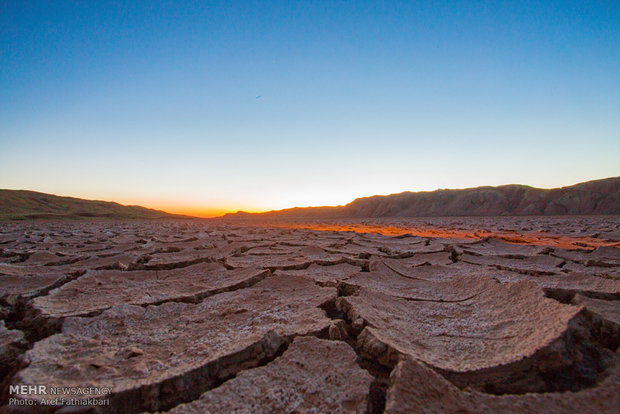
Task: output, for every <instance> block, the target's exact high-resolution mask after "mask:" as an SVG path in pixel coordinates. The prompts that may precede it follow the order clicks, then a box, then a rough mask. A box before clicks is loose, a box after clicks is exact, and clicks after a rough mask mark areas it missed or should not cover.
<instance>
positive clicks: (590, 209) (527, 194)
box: [225, 177, 620, 219]
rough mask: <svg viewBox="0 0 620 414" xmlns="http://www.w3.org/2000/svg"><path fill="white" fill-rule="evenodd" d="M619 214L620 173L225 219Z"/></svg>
mask: <svg viewBox="0 0 620 414" xmlns="http://www.w3.org/2000/svg"><path fill="white" fill-rule="evenodd" d="M580 214H620V177H613V178H606V179H602V180H595V181H588V182H585V183H580V184H576V185H573V186H569V187H562V188H553V189H542V188H534V187H530V186H527V185H517V184H510V185H502V186H498V187H476V188H466V189H459V190H435V191H420V192H410V191H406V192H403V193H398V194H390V195H376V196H372V197H363V198H358V199H356V200H354V201H352V202H351V203H349V204H347V205H344V206H338V207H305V208H299V207H296V208H289V209H285V210H277V211H269V212H266V213H252V214H250V213H245V212H242V211H241V212H237V213H233V214H227V215H226V216H225V217H226V218H237V219H240V218H244V219H248V218H273V219H277V218H293V219H297V218H380V217H443V216H535V215H542V216H547V215H554V216H555V215H580Z"/></svg>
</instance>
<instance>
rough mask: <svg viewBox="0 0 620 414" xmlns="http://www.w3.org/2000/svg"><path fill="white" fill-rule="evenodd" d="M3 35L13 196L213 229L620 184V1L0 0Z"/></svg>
mask: <svg viewBox="0 0 620 414" xmlns="http://www.w3.org/2000/svg"><path fill="white" fill-rule="evenodd" d="M0 19H1V21H0V39H1V41H0V44H1V46H2V49H1V55H0V65H1V67H2V70H1V71H0V187H1V188H15V189H17V188H19V189H31V190H37V191H43V192H51V193H55V194H62V195H72V196H78V197H84V198H95V199H105V200H115V201H119V202H122V203H128V204H141V205H146V206H149V207H155V208H163V209H167V210H171V211H177V212H190V213H199V214H206V215H209V214H217V213H219V212H222V211H236V210H239V209H245V210H251V211H259V210H268V209H276V208H285V207H291V206H306V205H337V204H344V203H347V202H349V201H351V200H353V199H354V198H356V197H360V196H367V195H372V194H388V193H394V192H400V191H405V190H411V191H416V190H433V189H436V188H463V187H470V186H479V185H499V184H507V183H522V184H529V185H533V186H538V187H547V188H548V187H556V186H563V185H570V184H574V183H577V182H581V181H587V180H591V179H597V178H604V177H610V176H618V175H620V2H617V1H592V2H590V1H575V2H572V1H557V2H556V1H540V2H535V1H515V2H502V1H495V2H494V1H487V2H474V1H463V2H459V1H445V2H429V1H424V2H415V1H410V2H378V1H377V2H359V1H358V2H339V1H326V2H291V1H286V2H229V1H228V2H207V1H204V2H201V1H195V2H188V1H183V2H181V1H167V2H151V1H144V2H142V1H131V2H129V1H128V2H121V1H116V2H106V1H97V2H84V1H72V2H68V1H62V0H59V1H54V2H51V1H49V2H43V1H30V2H28V1H5V2H2V3H1V5H0ZM259 96H260V97H259ZM257 97H259V98H257Z"/></svg>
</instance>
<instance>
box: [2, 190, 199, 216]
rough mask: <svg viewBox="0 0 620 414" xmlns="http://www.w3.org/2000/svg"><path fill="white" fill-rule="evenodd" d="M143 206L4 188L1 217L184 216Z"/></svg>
mask: <svg viewBox="0 0 620 414" xmlns="http://www.w3.org/2000/svg"><path fill="white" fill-rule="evenodd" d="M183 217H187V216H179V215H175V214H169V213H166V212H164V211H159V210H153V209H150V208H146V207H140V206H123V205H121V204H118V203H114V202H110V201H93V200H83V199H81V198H74V197H61V196H57V195H53V194H45V193H39V192H36V191H27V190H0V219H52V218H59V219H86V218H113V219H157V218H183Z"/></svg>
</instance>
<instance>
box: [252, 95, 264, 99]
mask: <svg viewBox="0 0 620 414" xmlns="http://www.w3.org/2000/svg"><path fill="white" fill-rule="evenodd" d="M262 97H263V95H258V96H257V97H256V98H254V99H258V98H262Z"/></svg>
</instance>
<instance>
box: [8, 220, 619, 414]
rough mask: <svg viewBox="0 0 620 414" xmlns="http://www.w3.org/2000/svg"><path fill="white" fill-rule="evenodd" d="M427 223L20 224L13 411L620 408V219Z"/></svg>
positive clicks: (11, 334) (11, 259)
mask: <svg viewBox="0 0 620 414" xmlns="http://www.w3.org/2000/svg"><path fill="white" fill-rule="evenodd" d="M424 223H425V226H426V227H425V230H424V232H422V233H420V231H417V232H416V230H415V229H416V228H418V229H419V223H416V222H415V221H412V222H410V223H409V224H410V225H409V230H408V231H405V230H403V231H398V232H395V231H391V230H390V231H387V232H384V233H386V234H387V235H386V234H377V231H378V230H380V229H381V228H382V226H383V227H385V224H381V223H368V222H359V223H350V222H349V223H346V227H344V228H345V229H344V230H343V229H342V228H341V229H340V230H338V229H336V230H334V224H333V223H331V224H320V225H319V224H316V223H315V224H314V225H307V224H304V225H301V224H300V225H299V227H298V228H294V227H295V226H294V225H292V224H291V223H288V224H287V225H285V226H282V225H281V223H280V224H278V223H276V224H274V225H270V224H269V223H263V224H261V225H256V224H252V225H250V224H239V223H230V222H229V223H226V222H213V221H205V222H202V221H127V222H111V221H101V222H21V223H20V222H5V223H1V224H0V316H1V317H2V321H1V322H0V367H1V370H0V377H1V379H2V385H1V386H0V391H1V393H2V401H3V407H2V408H1V409H0V411H2V412H54V411H56V412H114V413H139V412H171V413H228V412H235V413H273V412H279V413H364V412H370V413H380V412H387V413H416V412H429V413H443V412H451V413H457V412H458V413H466V412H472V413H480V412H489V413H503V412H505V413H512V412H527V413H540V412H554V413H555V412H575V413H617V412H619V411H620V392H619V390H620V364H618V362H619V359H620V353H619V349H618V347H619V346H620V248H619V246H620V243H619V241H620V220H619V218H618V217H609V216H608V217H594V218H593V217H590V218H549V217H546V218H524V219H514V218H512V219H511V218H503V219H500V218H497V219H491V218H484V219H476V218H469V219H459V220H455V219H436V220H435V221H433V220H431V219H428V220H425V221H424ZM392 224H393V223H392ZM398 225H399V226H400V228H401V229H407V222H406V221H403V220H400V222H399V223H398ZM313 226H314V227H313ZM416 226H417V227H416ZM301 227H304V228H301ZM392 227H393V225H392ZM314 228H320V229H322V231H319V230H315V229H314ZM364 229H366V231H364ZM368 229H370V230H368ZM429 229H430V230H429ZM433 229H435V230H433ZM541 229H547V231H541ZM345 230H349V231H345ZM350 230H355V231H350ZM429 231H430V233H429ZM433 231H434V232H433ZM379 232H380V231H379ZM506 234H508V236H507V235H506ZM554 238H555V239H554ZM554 240H556V241H557V242H554ZM558 240H559V241H558ZM23 385H26V386H31V385H34V386H37V387H38V386H41V385H44V386H46V387H47V388H46V389H47V390H49V389H51V387H73V388H72V389H89V388H92V389H97V390H101V389H106V390H108V391H109V392H108V393H107V394H104V395H97V394H94V395H93V394H78V395H77V396H73V397H72V398H75V399H78V400H80V401H82V402H85V401H86V400H87V399H88V398H91V399H93V398H94V399H97V400H100V401H103V400H107V403H106V405H96V406H95V405H90V406H82V405H81V404H80V403H79V401H78V403H75V405H73V406H49V405H41V403H42V402H44V400H45V399H46V398H49V397H50V395H49V394H44V393H41V392H39V393H32V392H26V391H25V390H24V389H23V387H21V388H15V386H23ZM16 390H17V391H16ZM10 401H12V402H11V403H10V404H9V402H10Z"/></svg>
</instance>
